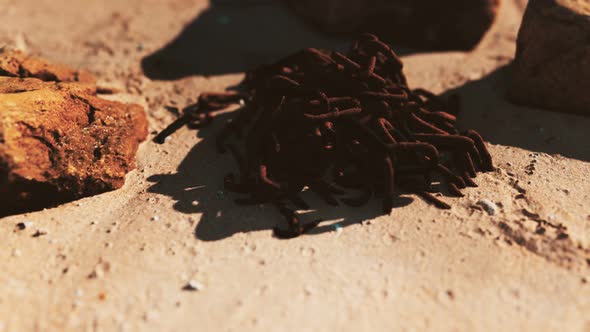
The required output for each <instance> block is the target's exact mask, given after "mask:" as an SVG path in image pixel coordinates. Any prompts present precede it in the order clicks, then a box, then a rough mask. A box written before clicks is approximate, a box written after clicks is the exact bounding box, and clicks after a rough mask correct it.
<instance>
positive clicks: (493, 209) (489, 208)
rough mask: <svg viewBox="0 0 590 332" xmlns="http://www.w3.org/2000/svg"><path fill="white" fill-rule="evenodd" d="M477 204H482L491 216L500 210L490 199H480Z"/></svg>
mask: <svg viewBox="0 0 590 332" xmlns="http://www.w3.org/2000/svg"><path fill="white" fill-rule="evenodd" d="M477 205H479V206H481V207H482V208H483V209H484V210H485V211H486V212H487V213H488V214H489V215H490V216H493V215H495V214H496V213H497V212H498V207H497V206H496V204H494V203H493V202H492V201H490V200H489V199H480V200H479V201H478V202H477Z"/></svg>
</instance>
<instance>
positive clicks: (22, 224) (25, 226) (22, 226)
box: [16, 221, 33, 231]
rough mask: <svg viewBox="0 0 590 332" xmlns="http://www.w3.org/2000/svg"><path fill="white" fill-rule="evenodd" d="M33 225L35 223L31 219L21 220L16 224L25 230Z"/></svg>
mask: <svg viewBox="0 0 590 332" xmlns="http://www.w3.org/2000/svg"><path fill="white" fill-rule="evenodd" d="M32 226H33V223H32V222H30V221H25V222H19V223H18V224H16V227H18V229H19V230H21V231H23V230H25V229H27V228H30V227H32Z"/></svg>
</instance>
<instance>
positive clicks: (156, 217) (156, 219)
mask: <svg viewBox="0 0 590 332" xmlns="http://www.w3.org/2000/svg"><path fill="white" fill-rule="evenodd" d="M151 220H152V221H160V217H158V216H153V217H152V219H151Z"/></svg>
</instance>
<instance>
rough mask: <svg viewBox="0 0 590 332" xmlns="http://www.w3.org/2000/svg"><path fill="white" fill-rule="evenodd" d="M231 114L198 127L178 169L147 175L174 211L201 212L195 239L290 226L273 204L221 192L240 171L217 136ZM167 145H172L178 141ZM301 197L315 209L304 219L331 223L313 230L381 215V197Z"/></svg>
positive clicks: (406, 200) (403, 199) (404, 199)
mask: <svg viewBox="0 0 590 332" xmlns="http://www.w3.org/2000/svg"><path fill="white" fill-rule="evenodd" d="M231 116H233V113H226V114H223V115H221V116H219V117H218V118H216V119H215V121H214V122H213V124H212V125H211V126H210V127H208V128H204V129H201V130H199V131H198V136H199V137H200V138H201V141H200V142H199V143H197V144H196V145H195V146H194V147H193V148H192V150H191V151H190V152H189V153H188V155H187V156H186V157H185V159H184V160H183V161H182V162H181V164H180V165H179V166H178V169H177V171H176V173H173V174H160V175H154V176H152V177H150V178H149V179H148V180H149V181H150V182H153V185H152V186H151V187H150V188H149V189H148V191H149V192H151V193H158V194H161V195H166V196H170V197H172V198H173V199H174V200H175V201H176V204H174V209H175V210H177V211H179V212H183V213H186V214H197V213H202V216H201V218H200V220H199V222H198V224H197V227H196V229H195V237H196V238H198V239H200V240H203V241H216V240H221V239H224V238H227V237H230V236H232V235H234V234H236V233H242V232H253V231H261V230H271V229H273V228H274V227H277V226H279V227H282V228H285V229H286V228H287V222H286V221H285V220H284V219H283V217H282V216H281V214H280V213H279V212H278V210H277V209H276V208H275V207H274V206H273V205H271V204H263V205H254V206H238V205H236V204H235V203H234V199H235V198H240V197H241V198H244V197H247V196H244V195H240V194H234V193H231V192H225V191H224V190H223V178H224V176H225V175H226V174H227V173H228V172H237V169H236V167H235V161H234V160H233V158H232V157H231V155H230V154H229V153H226V154H219V153H218V152H217V150H216V147H215V136H216V134H217V133H218V132H219V130H220V129H221V127H222V126H223V125H224V123H225V122H226V121H227V120H228V119H229V118H231ZM182 130H187V129H182ZM151 144H154V143H151ZM166 144H174V140H172V141H170V142H168V143H166ZM302 197H303V199H305V200H306V202H308V203H309V205H310V206H311V207H312V208H313V209H314V210H312V211H309V212H306V213H304V214H303V215H302V221H303V222H304V223H306V222H311V221H314V220H317V219H322V220H326V221H327V222H326V223H322V224H320V226H319V227H317V228H315V229H314V230H313V231H311V232H310V233H309V234H321V233H325V232H329V231H333V230H334V225H333V224H334V223H338V225H339V226H340V227H346V226H348V225H352V224H356V223H359V222H361V221H364V220H368V219H373V218H376V217H378V216H380V215H382V213H381V211H382V210H381V200H377V199H375V200H372V201H371V202H370V203H369V204H367V205H365V206H363V207H360V208H352V207H347V206H344V205H340V206H329V205H327V204H326V203H324V202H323V201H321V200H320V199H319V198H318V197H316V196H315V194H313V193H304V194H303V195H302ZM412 201H413V199H412V198H410V197H408V196H403V195H402V196H399V197H398V198H397V199H396V200H395V202H394V204H395V206H396V207H400V206H404V205H408V204H410V203H411V202H412ZM303 236H306V235H303Z"/></svg>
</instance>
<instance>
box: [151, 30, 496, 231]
mask: <svg viewBox="0 0 590 332" xmlns="http://www.w3.org/2000/svg"><path fill="white" fill-rule="evenodd" d="M361 64H362V65H361ZM402 67H403V64H402V62H401V60H400V59H399V57H398V56H397V55H396V54H395V52H394V51H393V50H392V49H391V48H390V47H389V46H388V45H386V44H384V43H383V42H381V41H379V40H378V39H377V37H375V36H373V35H363V36H362V37H360V39H359V40H357V41H356V42H355V43H354V44H353V48H352V49H351V51H350V52H349V53H348V54H347V55H344V54H341V53H338V52H329V51H324V50H318V49H307V50H303V51H301V52H299V53H296V54H294V55H292V56H289V57H287V58H285V59H283V60H281V61H279V62H278V63H276V64H273V65H266V66H262V67H260V68H258V69H256V70H254V71H252V72H249V73H247V75H246V79H245V80H244V82H243V85H242V86H243V88H244V91H245V92H244V93H241V94H239V93H228V94H203V95H202V96H201V98H199V103H198V105H197V106H196V107H193V108H192V111H191V112H185V115H184V116H183V117H182V118H181V119H179V120H178V121H177V122H176V123H174V124H172V125H171V127H170V128H171V129H176V128H177V127H179V126H180V125H182V124H184V123H193V125H197V126H198V125H199V124H202V123H206V122H207V121H210V119H211V116H202V115H205V114H207V115H208V114H210V113H211V111H214V110H219V109H221V108H224V107H226V106H228V105H230V104H234V103H237V102H239V101H241V100H244V101H245V105H244V107H242V108H241V109H240V110H239V111H238V112H237V115H236V116H235V117H234V119H233V120H232V121H231V122H229V123H228V124H227V126H226V127H225V128H224V129H223V130H222V131H221V132H220V134H219V135H218V138H217V145H218V149H219V151H220V152H224V151H225V150H226V147H227V149H229V150H230V152H231V153H232V154H233V155H234V156H235V159H236V162H237V164H238V168H239V173H240V176H239V181H238V180H236V178H235V177H234V175H233V174H230V175H228V176H226V178H225V180H224V183H225V188H226V189H227V190H229V191H234V192H238V193H248V194H249V195H250V197H249V198H246V199H237V200H236V203H238V204H261V203H272V204H274V205H276V206H278V207H279V210H280V212H281V214H282V215H283V216H284V217H285V219H286V220H287V222H288V223H289V229H288V230H278V229H277V230H276V232H275V234H276V235H277V236H279V237H294V236H297V235H300V234H301V233H303V232H306V231H308V230H310V229H312V228H313V227H315V226H316V225H317V224H318V223H319V221H316V222H313V223H311V224H307V225H302V224H301V221H300V219H299V217H298V215H297V213H296V212H295V210H293V209H292V208H289V207H288V205H289V204H291V205H293V206H295V207H297V208H300V209H301V208H303V209H306V208H309V207H308V206H307V204H306V203H305V202H304V201H303V200H302V199H301V198H300V197H299V193H300V192H302V191H304V190H305V189H306V188H308V189H309V190H311V191H312V192H314V193H316V194H317V195H318V196H319V197H320V198H322V199H323V200H324V201H325V202H327V203H328V204H330V205H338V204H339V202H342V203H344V204H346V205H350V206H360V205H363V204H365V203H366V202H368V201H369V200H370V199H371V197H373V196H375V197H380V198H381V199H382V200H383V213H390V211H391V209H392V208H393V205H394V204H393V199H394V197H395V195H396V188H400V189H401V190H402V191H405V192H413V193H416V194H418V195H419V196H420V197H422V198H424V199H425V200H426V201H428V202H431V203H433V204H434V205H435V206H437V207H439V208H442V209H449V208H450V205H448V204H447V203H444V202H442V201H441V200H440V199H439V198H438V197H436V196H434V195H433V194H432V193H431V191H432V189H431V183H432V179H431V178H432V176H437V177H439V178H440V179H441V180H442V181H443V182H444V183H446V185H447V186H446V187H447V190H448V192H449V193H450V194H451V195H452V196H458V197H460V196H463V194H462V193H461V189H462V188H465V187H467V186H476V184H475V183H474V182H473V181H472V180H471V178H472V177H475V175H476V172H477V171H489V170H492V169H493V165H492V159H491V156H490V154H489V152H488V151H487V149H486V147H485V144H484V141H483V139H482V138H481V136H480V135H479V134H478V133H477V132H475V131H473V130H468V131H466V132H465V133H464V134H460V133H459V131H458V130H457V129H456V127H455V123H456V118H455V115H454V114H456V110H457V108H458V106H457V101H456V99H452V100H450V101H447V100H444V99H442V98H439V97H437V96H435V95H434V94H432V93H431V92H428V91H426V90H423V89H417V90H411V89H410V88H408V86H407V84H406V78H405V76H404V74H403V72H402ZM196 115H201V116H196ZM170 128H169V129H166V130H165V131H164V132H162V134H161V135H158V137H157V138H156V139H157V141H160V142H162V141H163V138H165V136H167V135H169V134H170V132H171V130H170ZM243 134H245V136H242V135H243ZM230 140H233V141H234V143H230ZM238 146H241V147H242V148H241V149H239V148H238ZM242 151H243V152H242ZM398 193H399V192H398Z"/></svg>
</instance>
